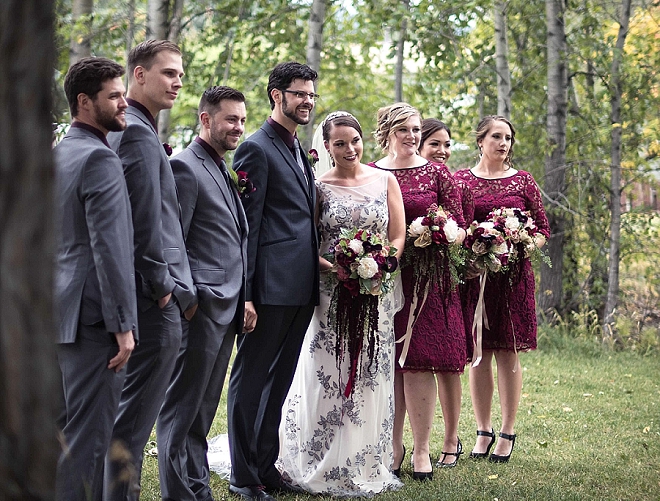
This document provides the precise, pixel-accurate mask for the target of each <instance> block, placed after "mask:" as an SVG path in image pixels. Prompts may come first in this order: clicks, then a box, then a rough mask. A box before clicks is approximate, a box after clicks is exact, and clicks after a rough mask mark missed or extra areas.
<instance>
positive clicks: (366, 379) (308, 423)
mask: <svg viewBox="0 0 660 501" xmlns="http://www.w3.org/2000/svg"><path fill="white" fill-rule="evenodd" d="M316 185H317V190H318V194H319V201H320V231H321V251H320V252H321V254H324V253H326V252H327V251H328V248H329V247H330V245H331V244H332V243H334V241H335V240H336V239H337V237H338V236H339V231H340V229H341V228H352V227H358V228H365V229H368V230H370V231H376V232H379V233H381V234H382V235H383V236H384V237H386V236H387V223H388V207H387V174H386V173H383V175H382V176H379V177H378V178H377V179H375V180H373V181H370V182H368V183H367V184H365V185H362V186H358V187H341V186H334V185H329V184H326V183H323V182H322V181H317V182H316ZM321 275H322V277H321V302H320V305H319V306H317V307H316V310H315V312H314V317H313V319H312V322H311V324H310V326H309V328H308V330H307V334H306V335H305V340H304V342H303V347H302V351H301V353H300V359H299V361H298V366H297V369H296V374H295V376H294V379H293V384H292V385H291V389H290V390H289V394H288V395H287V398H286V400H285V402H284V407H283V409H282V424H281V426H280V458H279V460H278V467H279V468H280V469H281V470H282V474H283V476H284V477H285V478H289V479H290V480H291V482H292V483H293V484H295V485H298V486H300V487H302V488H303V489H305V490H306V491H309V492H312V493H323V494H326V495H331V496H336V497H370V496H372V495H374V494H377V493H380V492H383V491H385V490H390V489H397V488H399V487H401V485H402V484H401V482H400V481H399V480H398V479H397V478H396V477H395V476H394V475H392V473H391V472H390V468H391V466H392V457H393V456H392V429H393V422H394V330H393V317H394V314H395V313H396V311H395V302H396V301H395V299H394V295H393V294H391V293H390V294H386V295H385V296H383V297H382V298H381V300H380V302H379V320H378V334H377V343H378V349H377V350H376V353H377V361H378V364H377V369H375V370H374V369H372V370H371V371H370V370H369V368H368V367H369V360H368V357H367V356H366V353H364V351H365V350H366V344H365V347H364V348H363V355H364V356H363V357H362V358H361V369H360V372H359V374H360V375H359V378H358V379H357V380H356V382H355V389H354V391H353V393H352V394H351V395H350V396H349V397H345V396H344V390H345V387H346V381H347V377H348V373H349V371H348V360H344V362H343V364H342V367H341V368H340V369H339V370H338V369H337V362H336V357H335V352H334V347H335V333H334V332H333V331H332V330H331V329H329V328H328V327H327V313H328V307H329V304H330V298H331V296H332V292H333V289H334V285H335V284H336V282H335V281H334V280H331V279H329V277H330V276H331V275H329V274H325V273H322V274H321ZM324 275H325V276H324ZM346 358H347V357H346ZM375 366H376V364H374V367H375Z"/></svg>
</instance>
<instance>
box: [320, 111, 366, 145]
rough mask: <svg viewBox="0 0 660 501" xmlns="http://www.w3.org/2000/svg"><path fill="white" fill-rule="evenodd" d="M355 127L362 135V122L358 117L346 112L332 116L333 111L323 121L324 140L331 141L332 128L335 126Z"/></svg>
mask: <svg viewBox="0 0 660 501" xmlns="http://www.w3.org/2000/svg"><path fill="white" fill-rule="evenodd" d="M341 126H345V127H353V128H354V129H355V130H356V131H357V132H358V134H360V137H363V136H362V127H360V123H359V122H358V121H357V119H356V118H355V117H354V116H353V115H350V114H348V113H347V114H345V115H336V116H332V113H331V114H330V115H328V117H327V118H326V119H325V120H324V121H323V125H322V131H323V140H324V141H330V131H331V130H332V128H333V127H341Z"/></svg>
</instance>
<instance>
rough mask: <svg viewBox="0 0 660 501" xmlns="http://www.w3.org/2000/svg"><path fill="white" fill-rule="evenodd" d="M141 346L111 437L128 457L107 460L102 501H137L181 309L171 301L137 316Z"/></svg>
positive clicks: (178, 337) (130, 363)
mask: <svg viewBox="0 0 660 501" xmlns="http://www.w3.org/2000/svg"><path fill="white" fill-rule="evenodd" d="M138 329H139V331H138V332H139V338H140V342H139V344H138V345H137V346H136V347H135V350H134V351H133V354H132V355H131V358H130V359H129V361H128V364H127V366H128V370H127V373H126V382H125V383H124V389H123V391H122V393H121V400H120V402H119V412H118V414H117V419H116V421H115V426H114V430H113V432H112V440H113V442H115V441H117V443H119V444H122V445H123V446H124V447H125V450H126V451H127V452H128V453H129V455H128V456H126V455H121V454H117V455H115V456H110V455H108V457H107V458H106V464H105V480H104V493H103V499H104V501H137V500H138V499H139V498H140V477H141V473H142V460H143V455H144V447H145V445H146V444H147V441H148V440H149V436H150V435H151V431H152V430H153V427H154V424H155V422H156V417H157V416H158V412H159V411H160V407H161V405H162V404H163V399H164V398H165V392H166V390H167V387H168V385H169V382H170V379H171V377H172V372H173V371H174V365H175V362H176V357H177V355H178V353H179V348H180V346H181V310H180V309H179V306H178V305H177V303H176V301H175V300H174V296H172V299H171V300H170V302H169V303H167V305H166V306H165V308H163V309H162V310H161V309H160V308H158V306H157V305H154V306H153V307H151V308H149V309H148V310H147V311H138Z"/></svg>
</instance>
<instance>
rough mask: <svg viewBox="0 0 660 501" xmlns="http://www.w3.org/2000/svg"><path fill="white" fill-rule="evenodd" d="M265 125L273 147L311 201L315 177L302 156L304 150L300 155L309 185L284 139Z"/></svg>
mask: <svg viewBox="0 0 660 501" xmlns="http://www.w3.org/2000/svg"><path fill="white" fill-rule="evenodd" d="M264 125H265V126H267V127H268V128H267V129H265V132H266V133H267V134H268V136H269V137H270V138H271V140H272V141H273V146H275V148H276V149H277V151H279V152H280V154H281V155H282V158H283V159H284V160H285V161H286V163H287V165H288V166H289V168H290V169H291V170H292V171H293V173H294V175H295V176H296V179H297V180H298V183H299V184H300V187H301V188H302V189H303V191H304V192H305V196H307V198H308V199H309V200H310V201H311V192H310V191H309V189H310V184H312V183H313V180H314V177H313V176H312V175H311V171H310V169H309V165H308V162H307V159H306V158H305V155H303V154H302V150H301V152H300V154H301V156H302V157H303V159H302V160H303V164H304V165H305V173H306V175H307V179H309V183H308V182H307V179H305V176H304V175H303V173H302V171H301V170H300V165H298V162H297V161H296V158H295V157H294V156H293V153H291V150H290V149H289V148H288V146H287V145H286V144H284V141H282V138H281V137H280V136H278V135H277V133H276V132H275V131H274V130H273V128H272V127H271V126H270V125H268V123H266V124H264Z"/></svg>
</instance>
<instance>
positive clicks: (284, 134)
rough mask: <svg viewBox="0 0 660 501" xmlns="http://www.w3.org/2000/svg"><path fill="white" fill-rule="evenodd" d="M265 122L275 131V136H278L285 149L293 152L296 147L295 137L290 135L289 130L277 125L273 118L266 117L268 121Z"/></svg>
mask: <svg viewBox="0 0 660 501" xmlns="http://www.w3.org/2000/svg"><path fill="white" fill-rule="evenodd" d="M266 121H267V122H268V123H269V124H270V126H271V127H272V128H273V129H274V130H275V132H277V135H278V136H280V138H281V139H282V141H284V144H286V145H287V147H288V148H289V149H290V150H292V151H293V149H294V147H295V145H296V136H295V135H294V134H291V133H290V132H289V130H288V129H287V128H286V127H284V126H283V125H282V124H279V123H277V122H276V121H275V120H273V117H268V120H266Z"/></svg>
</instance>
